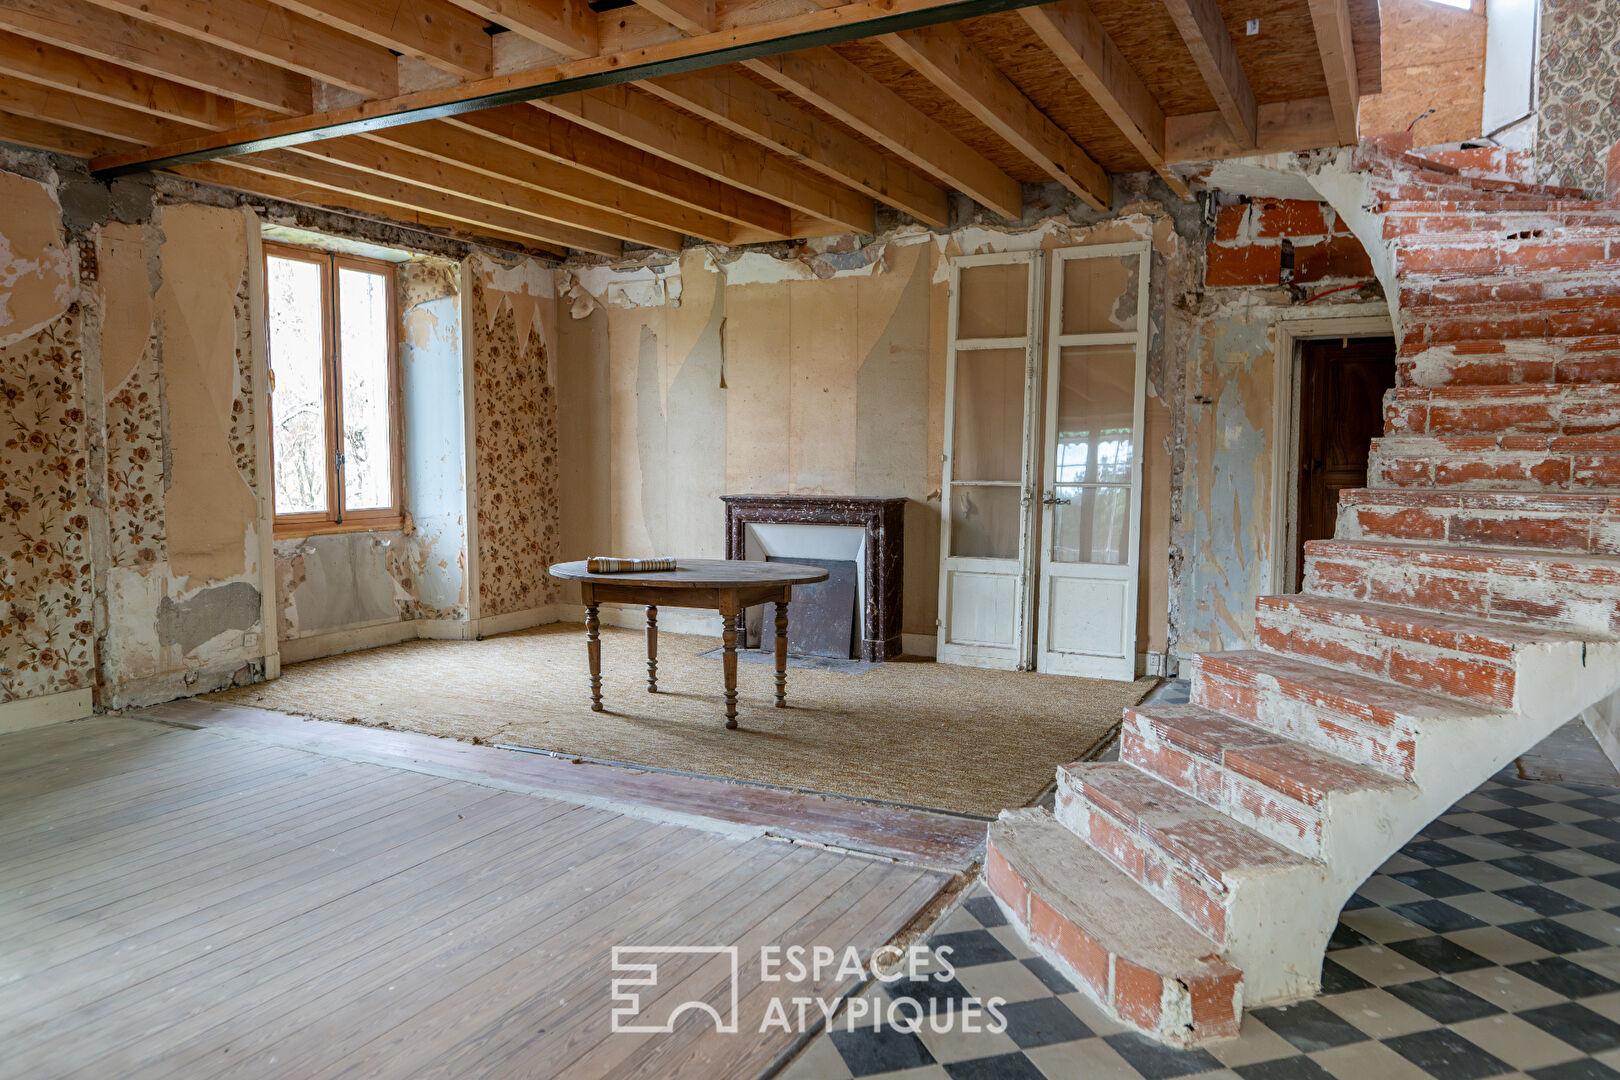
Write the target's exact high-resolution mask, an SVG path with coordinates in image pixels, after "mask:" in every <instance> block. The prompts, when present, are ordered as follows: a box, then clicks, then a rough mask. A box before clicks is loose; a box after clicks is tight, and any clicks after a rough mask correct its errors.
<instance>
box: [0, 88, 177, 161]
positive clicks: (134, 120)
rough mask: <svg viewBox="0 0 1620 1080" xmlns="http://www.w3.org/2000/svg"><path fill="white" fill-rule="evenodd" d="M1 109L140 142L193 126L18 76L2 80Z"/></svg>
mask: <svg viewBox="0 0 1620 1080" xmlns="http://www.w3.org/2000/svg"><path fill="white" fill-rule="evenodd" d="M0 110H3V111H5V112H9V113H12V114H14V115H16V116H24V117H28V118H29V119H32V120H41V121H44V122H46V123H48V124H54V125H56V126H58V127H64V128H71V129H72V130H74V131H86V132H91V133H93V134H96V135H101V136H104V137H107V138H112V139H116V140H118V141H119V142H120V143H123V144H129V143H134V144H136V145H139V144H141V143H147V142H161V141H163V140H164V139H172V138H174V137H176V136H177V135H180V136H183V135H185V134H189V133H190V132H192V131H193V130H195V129H193V128H190V127H187V126H185V125H182V124H180V123H178V122H176V121H173V120H165V119H163V118H162V117H157V116H152V115H151V114H149V113H144V112H139V111H137V110H135V109H131V108H126V107H125V106H123V105H114V104H110V103H108V102H105V101H98V100H97V99H95V98H88V97H80V96H79V95H77V94H67V93H63V92H62V91H60V90H53V89H51V88H50V87H47V86H36V85H35V84H33V83H27V82H22V81H21V80H18V79H0Z"/></svg>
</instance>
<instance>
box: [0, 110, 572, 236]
mask: <svg viewBox="0 0 1620 1080" xmlns="http://www.w3.org/2000/svg"><path fill="white" fill-rule="evenodd" d="M4 131H5V123H4V120H3V118H0V132H4ZM174 172H176V173H177V174H179V175H181V176H184V177H186V178H187V179H189V180H196V181H199V182H201V183H204V184H212V185H214V186H216V187H222V188H229V189H231V190H232V191H242V192H246V193H247V194H249V195H259V196H262V197H263V198H267V199H275V200H277V201H279V202H288V203H297V204H299V205H303V206H314V207H318V208H320V209H322V210H333V211H336V212H338V213H343V212H345V211H346V212H349V213H351V214H352V213H358V214H365V215H369V216H372V217H378V218H383V219H385V220H386V221H388V222H389V223H390V224H401V225H404V226H406V227H407V228H408V227H410V226H413V225H415V226H421V227H423V228H424V229H426V230H430V231H432V232H434V233H435V234H439V233H449V234H450V235H452V236H454V237H456V238H458V239H464V240H470V241H473V242H478V241H481V240H487V239H496V240H503V241H505V242H507V243H510V244H516V245H518V246H519V247H523V248H527V249H529V250H531V251H540V252H543V253H545V254H547V255H551V256H554V257H557V258H563V257H565V256H566V255H567V254H568V249H567V248H565V247H559V246H558V245H556V244H550V243H546V242H544V241H540V240H536V239H535V238H534V237H532V236H525V235H521V234H518V233H510V232H506V231H505V230H503V229H496V228H493V227H492V226H489V225H487V224H486V225H479V226H477V227H469V226H468V225H467V223H466V222H464V221H459V220H457V219H455V218H447V217H441V216H439V215H437V214H430V213H427V212H426V211H423V210H416V209H412V208H410V207H406V206H401V205H399V204H397V203H386V202H381V201H379V200H376V199H368V198H366V197H365V196H363V195H357V194H355V193H354V192H352V191H334V190H332V189H331V188H324V187H319V186H316V185H314V184H308V183H305V182H303V181H301V180H299V179H297V178H295V177H284V176H274V175H271V174H269V173H264V172H255V171H253V170H250V169H244V168H241V167H239V166H237V165H235V164H233V163H230V162H224V161H210V162H205V163H201V164H197V165H182V166H180V167H179V168H177V169H175V170H174Z"/></svg>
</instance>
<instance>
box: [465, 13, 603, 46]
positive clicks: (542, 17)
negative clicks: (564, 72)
mask: <svg viewBox="0 0 1620 1080" xmlns="http://www.w3.org/2000/svg"><path fill="white" fill-rule="evenodd" d="M454 2H455V4H456V6H457V7H462V8H466V9H467V10H468V11H470V12H472V13H473V14H475V15H477V16H478V17H479V18H482V19H487V20H488V21H490V22H492V23H495V24H497V25H499V26H504V27H506V28H507V29H508V30H510V31H512V33H514V34H517V35H518V36H519V37H523V38H527V39H528V40H530V41H533V42H537V43H539V44H541V45H544V46H545V47H546V48H548V49H554V50H556V51H557V52H559V53H561V54H563V55H564V56H595V55H596V53H597V51H598V49H599V47H600V39H599V38H598V36H597V20H596V12H595V11H593V10H591V6H590V5H589V4H588V3H586V2H585V0H454Z"/></svg>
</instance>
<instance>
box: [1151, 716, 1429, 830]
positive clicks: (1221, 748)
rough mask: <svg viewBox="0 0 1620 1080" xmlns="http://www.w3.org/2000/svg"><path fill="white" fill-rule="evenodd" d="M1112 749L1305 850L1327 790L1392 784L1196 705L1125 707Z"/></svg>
mask: <svg viewBox="0 0 1620 1080" xmlns="http://www.w3.org/2000/svg"><path fill="white" fill-rule="evenodd" d="M1119 757H1120V760H1121V761H1124V762H1127V763H1129V764H1131V765H1133V766H1135V767H1136V768H1138V769H1140V770H1142V771H1143V772H1145V773H1148V774H1149V775H1151V776H1153V777H1156V778H1157V779H1159V780H1161V781H1163V782H1164V783H1166V784H1169V785H1170V786H1171V787H1174V788H1176V789H1177V790H1179V791H1181V792H1182V793H1184V794H1186V795H1190V796H1192V797H1193V798H1195V799H1197V800H1198V801H1200V802H1202V803H1205V804H1206V805H1208V806H1211V807H1213V808H1215V809H1216V810H1219V811H1220V812H1221V813H1223V814H1226V815H1227V816H1228V817H1231V818H1232V819H1233V820H1234V821H1237V822H1238V823H1240V824H1242V825H1246V826H1248V827H1249V828H1251V829H1254V830H1255V831H1256V832H1258V833H1260V834H1261V835H1263V836H1265V837H1266V838H1267V839H1269V840H1272V841H1274V842H1276V843H1278V844H1281V845H1283V846H1284V847H1286V848H1288V849H1289V850H1291V851H1295V852H1298V853H1299V854H1301V855H1304V856H1306V857H1307V858H1318V857H1320V855H1321V852H1322V827H1323V822H1324V816H1325V814H1326V812H1327V804H1328V802H1329V800H1330V798H1331V797H1332V796H1333V795H1335V794H1338V793H1348V792H1351V791H1366V790H1373V789H1388V788H1393V787H1395V786H1397V784H1398V781H1395V780H1393V779H1391V778H1390V777H1388V776H1386V775H1384V774H1383V773H1378V772H1374V771H1373V770H1371V769H1367V768H1363V767H1362V766H1360V765H1355V764H1352V763H1351V762H1348V761H1345V760H1344V759H1342V758H1338V757H1334V756H1332V755H1330V754H1326V753H1323V752H1321V751H1319V750H1314V749H1312V748H1311V747H1309V746H1307V745H1305V744H1304V743H1300V742H1296V741H1295V740H1293V739H1289V738H1287V737H1285V736H1282V735H1279V734H1277V733H1276V732H1274V731H1269V730H1267V729H1265V728H1259V727H1255V726H1254V725H1252V724H1246V723H1243V722H1242V721H1239V720H1234V719H1232V718H1231V717H1229V716H1226V715H1224V714H1222V713H1218V712H1214V711H1212V710H1210V709H1206V708H1204V707H1203V706H1201V705H1160V706H1146V707H1137V708H1134V709H1126V710H1125V723H1124V727H1123V728H1122V729H1121V733H1120V754H1119Z"/></svg>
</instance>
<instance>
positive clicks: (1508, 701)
mask: <svg viewBox="0 0 1620 1080" xmlns="http://www.w3.org/2000/svg"><path fill="white" fill-rule="evenodd" d="M1254 636H1255V644H1256V645H1258V646H1259V647H1260V648H1261V649H1262V650H1264V651H1266V652H1274V653H1281V654H1284V655H1290V656H1297V657H1300V658H1301V659H1306V660H1310V661H1312V662H1313V663H1320V664H1323V665H1325V666H1328V667H1337V668H1340V669H1341V670H1348V671H1355V672H1359V673H1361V674H1364V675H1370V676H1373V677H1375V678H1381V679H1388V680H1389V681H1391V682H1396V683H1400V684H1402V685H1403V686H1410V687H1413V688H1414V689H1418V690H1424V691H1428V692H1431V693H1436V694H1444V695H1446V696H1447V697H1454V698H1457V699H1458V700H1461V701H1473V702H1477V703H1479V704H1482V705H1494V706H1497V707H1500V708H1503V709H1510V708H1512V707H1513V704H1514V686H1515V666H1514V656H1515V654H1516V653H1517V652H1518V650H1520V649H1522V648H1525V647H1528V646H1533V645H1541V644H1547V643H1557V642H1575V643H1580V642H1581V641H1582V640H1583V639H1582V637H1581V636H1580V635H1576V634H1570V633H1567V632H1564V631H1555V630H1548V629H1544V628H1541V627H1537V628H1533V629H1532V628H1528V627H1523V626H1515V625H1512V624H1508V623H1501V622H1493V621H1490V620H1487V619H1478V618H1470V617H1467V616H1462V615H1450V614H1444V613H1440V612H1428V611H1414V610H1412V609H1409V608H1400V607H1391V606H1387V605H1383V604H1372V603H1367V602H1365V601H1359V600H1345V599H1341V598H1338V597H1332V596H1306V595H1300V596H1262V597H1260V598H1259V600H1258V601H1257V602H1256V605H1255V630H1254Z"/></svg>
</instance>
